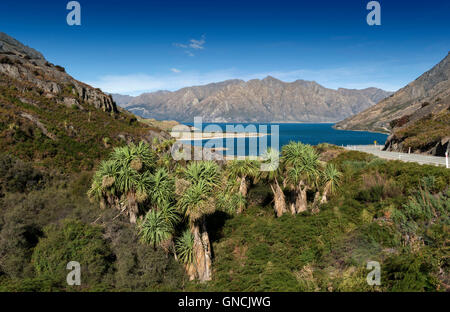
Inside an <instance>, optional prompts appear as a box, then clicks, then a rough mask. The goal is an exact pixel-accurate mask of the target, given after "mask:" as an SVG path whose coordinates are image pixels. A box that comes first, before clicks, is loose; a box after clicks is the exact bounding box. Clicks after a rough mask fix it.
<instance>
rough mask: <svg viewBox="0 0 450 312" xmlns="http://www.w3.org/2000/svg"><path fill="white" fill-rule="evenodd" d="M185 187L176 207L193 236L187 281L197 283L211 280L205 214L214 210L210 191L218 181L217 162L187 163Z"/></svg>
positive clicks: (209, 248) (212, 191) (209, 246)
mask: <svg viewBox="0 0 450 312" xmlns="http://www.w3.org/2000/svg"><path fill="white" fill-rule="evenodd" d="M183 177H184V179H185V180H186V181H188V183H189V186H188V188H187V189H186V190H185V191H184V193H183V194H182V196H181V198H180V199H179V201H178V205H179V207H180V209H181V211H182V213H183V214H184V215H185V216H186V218H187V219H188V221H189V226H190V231H191V233H192V235H193V237H194V245H193V255H194V261H193V267H194V268H195V270H194V271H192V272H189V271H188V274H190V275H191V278H193V277H194V276H195V277H197V278H198V279H199V280H200V281H208V280H211V244H210V241H209V235H208V232H207V230H206V215H208V214H211V213H213V212H214V210H215V201H214V195H215V194H214V190H215V188H217V186H218V185H219V182H220V180H221V172H220V168H219V166H218V165H217V163H215V162H212V161H200V162H193V163H190V164H189V165H188V166H187V168H186V169H185V170H184V172H183Z"/></svg>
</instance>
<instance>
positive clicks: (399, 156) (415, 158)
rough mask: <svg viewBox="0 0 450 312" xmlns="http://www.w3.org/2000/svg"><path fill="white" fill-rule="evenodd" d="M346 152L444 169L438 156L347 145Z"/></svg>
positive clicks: (373, 146) (443, 160)
mask: <svg viewBox="0 0 450 312" xmlns="http://www.w3.org/2000/svg"><path fill="white" fill-rule="evenodd" d="M345 148H346V149H348V150H353V151H360V152H364V153H369V154H373V155H375V156H378V157H380V158H384V159H389V160H402V161H409V162H416V163H418V164H421V165H424V164H427V165H435V166H444V167H445V157H438V156H428V155H421V154H408V153H399V152H386V151H382V150H381V149H382V148H383V146H379V145H378V146H375V145H348V146H346V147H345Z"/></svg>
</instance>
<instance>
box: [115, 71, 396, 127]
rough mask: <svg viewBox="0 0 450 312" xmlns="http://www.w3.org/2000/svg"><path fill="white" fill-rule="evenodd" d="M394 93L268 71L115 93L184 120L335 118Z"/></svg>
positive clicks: (131, 105) (138, 109)
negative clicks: (331, 85) (332, 85)
mask: <svg viewBox="0 0 450 312" xmlns="http://www.w3.org/2000/svg"><path fill="white" fill-rule="evenodd" d="M390 94H391V93H390V92H386V91H383V90H380V89H376V88H367V89H364V90H350V89H338V90H333V89H327V88H325V87H323V86H321V85H319V84H318V83H316V82H313V81H304V80H297V81H295V82H292V83H286V82H283V81H280V80H278V79H275V78H273V77H270V76H268V77H266V78H264V79H262V80H259V79H254V80H250V81H247V82H245V81H243V80H227V81H223V82H219V83H212V84H208V85H204V86H194V87H187V88H183V89H180V90H178V91H174V92H170V91H158V92H153V93H144V94H142V95H140V96H137V97H134V98H133V99H132V100H131V101H129V102H128V103H124V101H123V100H124V97H121V96H115V95H113V97H115V98H117V99H118V100H120V103H121V104H122V105H123V107H125V108H127V109H128V110H129V111H132V112H133V113H136V114H138V115H140V116H143V117H152V118H156V119H174V120H177V121H180V122H192V121H193V118H194V117H196V116H201V117H203V120H204V121H212V122H272V121H301V122H335V121H338V120H342V119H343V118H346V117H348V116H350V115H353V114H356V113H358V112H360V111H362V110H364V109H366V108H368V107H370V106H372V105H374V104H376V103H377V102H378V101H380V100H382V99H384V98H385V97H386V96H389V95H390Z"/></svg>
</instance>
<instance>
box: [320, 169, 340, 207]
mask: <svg viewBox="0 0 450 312" xmlns="http://www.w3.org/2000/svg"><path fill="white" fill-rule="evenodd" d="M341 177H342V173H341V172H340V171H339V170H338V169H337V168H336V166H335V165H334V164H332V163H328V164H327V165H326V167H325V169H324V171H323V173H322V180H323V184H324V189H323V193H322V199H321V200H320V203H321V204H323V203H326V202H327V200H328V199H327V196H328V194H333V193H334V192H335V191H336V189H337V188H338V187H339V185H340V184H341Z"/></svg>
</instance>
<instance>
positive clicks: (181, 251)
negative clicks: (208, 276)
mask: <svg viewBox="0 0 450 312" xmlns="http://www.w3.org/2000/svg"><path fill="white" fill-rule="evenodd" d="M175 249H176V251H177V256H178V258H179V259H180V261H181V262H182V263H184V264H192V263H193V262H194V253H193V251H194V236H193V235H192V233H191V231H189V230H185V231H184V232H183V234H181V236H180V237H178V239H177V240H176V242H175Z"/></svg>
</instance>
